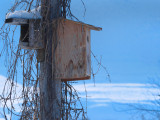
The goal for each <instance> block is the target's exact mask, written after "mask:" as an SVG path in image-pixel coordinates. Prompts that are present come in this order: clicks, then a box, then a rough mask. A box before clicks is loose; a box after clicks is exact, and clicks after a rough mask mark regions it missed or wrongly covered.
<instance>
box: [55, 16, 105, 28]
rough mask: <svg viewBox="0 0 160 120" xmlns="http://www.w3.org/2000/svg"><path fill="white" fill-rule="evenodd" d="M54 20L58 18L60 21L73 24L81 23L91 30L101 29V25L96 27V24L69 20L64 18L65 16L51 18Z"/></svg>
mask: <svg viewBox="0 0 160 120" xmlns="http://www.w3.org/2000/svg"><path fill="white" fill-rule="evenodd" d="M56 20H58V21H61V20H62V21H66V22H70V23H73V24H79V25H82V26H86V27H88V28H89V29H91V30H96V31H101V30H102V28H101V27H96V26H93V25H89V24H86V23H83V22H80V21H78V22H77V21H73V20H69V19H65V18H58V19H55V20H53V22H55V21H56Z"/></svg>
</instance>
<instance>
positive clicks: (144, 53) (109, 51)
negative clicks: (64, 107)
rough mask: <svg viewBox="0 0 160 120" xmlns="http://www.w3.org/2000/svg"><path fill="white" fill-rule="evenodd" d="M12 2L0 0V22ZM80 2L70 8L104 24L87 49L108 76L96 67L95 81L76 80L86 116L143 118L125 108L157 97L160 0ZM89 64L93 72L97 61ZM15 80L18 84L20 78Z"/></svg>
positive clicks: (1, 73) (1, 75) (94, 119)
mask: <svg viewBox="0 0 160 120" xmlns="http://www.w3.org/2000/svg"><path fill="white" fill-rule="evenodd" d="M13 3H14V2H13V0H5V1H4V0H3V1H0V5H1V11H0V14H1V16H0V25H2V23H3V22H4V19H5V14H6V12H7V10H8V9H9V7H11V5H12V4H13ZM84 3H85V8H86V12H85V9H84V6H83V4H82V3H81V0H76V1H72V7H71V8H72V12H73V14H74V15H76V16H77V17H78V18H79V20H80V21H83V22H85V23H87V24H92V25H95V26H99V27H102V29H103V30H102V31H98V32H97V31H91V50H92V52H93V53H94V55H96V57H97V58H98V59H99V60H101V63H102V65H103V66H105V67H106V68H107V71H108V72H109V75H110V80H111V82H110V81H109V79H108V77H107V74H106V72H105V70H103V68H100V71H99V72H98V73H97V74H96V76H95V80H94V79H93V78H92V79H91V80H87V81H80V82H79V83H77V84H76V85H75V88H76V89H77V90H78V91H79V93H80V96H81V98H82V101H84V102H83V103H84V104H86V102H85V100H86V99H85V97H86V93H85V88H84V83H85V86H86V89H87V96H88V97H87V112H88V117H89V119H90V120H132V119H133V120H134V119H135V120H141V118H142V117H144V118H147V117H148V115H146V114H145V115H144V116H140V115H139V114H135V113H134V112H131V111H128V109H130V105H137V104H139V105H144V106H151V104H152V103H151V102H150V101H152V100H154V99H157V98H156V97H155V96H154V95H157V94H158V93H159V90H158V89H157V88H154V87H152V83H153V80H158V79H159V73H160V52H159V51H160V47H159V45H160V40H159V39H160V29H159V28H160V12H159V11H160V1H159V0H84ZM84 13H85V16H84ZM17 35H18V34H17ZM0 47H2V44H0ZM0 61H1V63H0V65H1V67H0V81H1V82H0V84H1V85H0V86H3V84H4V82H3V81H4V80H5V79H6V70H7V69H6V68H5V67H4V62H3V58H1V60H0ZM92 67H93V71H94V72H96V71H97V69H98V65H97V63H96V60H95V59H94V58H93V56H92ZM18 82H19V86H21V83H22V81H21V79H19V80H18ZM0 88H1V89H0V90H2V87H0ZM0 106H1V105H0ZM1 119H2V120H3V118H2V117H1V116H0V120H1Z"/></svg>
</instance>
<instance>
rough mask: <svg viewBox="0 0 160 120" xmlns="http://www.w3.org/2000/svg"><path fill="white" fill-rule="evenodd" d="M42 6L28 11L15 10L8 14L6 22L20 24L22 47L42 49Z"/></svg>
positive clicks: (20, 44)
mask: <svg viewBox="0 0 160 120" xmlns="http://www.w3.org/2000/svg"><path fill="white" fill-rule="evenodd" d="M40 10H41V7H38V8H36V9H33V10H31V11H30V12H28V11H15V12H12V13H8V14H7V15H6V20H5V23H8V24H12V25H20V41H19V46H20V47H21V48H22V49H42V48H43V42H42V39H41V38H39V37H40V36H41V35H40V32H39V31H40V19H41V15H40Z"/></svg>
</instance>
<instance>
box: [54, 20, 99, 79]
mask: <svg viewBox="0 0 160 120" xmlns="http://www.w3.org/2000/svg"><path fill="white" fill-rule="evenodd" d="M53 24H55V21H53ZM91 28H92V29H94V30H95V29H96V30H99V29H100V28H97V27H94V28H93V27H90V26H89V25H87V24H84V23H80V22H75V21H71V20H67V19H58V31H57V39H58V44H57V48H56V52H55V54H56V57H55V65H56V66H55V69H56V74H55V75H56V78H58V79H61V80H63V81H71V80H85V79H90V76H91V47H90V41H91V39H90V30H91Z"/></svg>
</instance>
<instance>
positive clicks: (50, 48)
mask: <svg viewBox="0 0 160 120" xmlns="http://www.w3.org/2000/svg"><path fill="white" fill-rule="evenodd" d="M41 4H42V5H41V6H42V10H41V14H42V29H41V30H42V31H41V34H42V39H43V40H44V42H45V47H44V53H45V60H44V61H43V62H41V63H40V67H41V68H40V74H41V75H40V76H41V77H40V78H41V79H40V120H60V119H61V80H59V79H56V78H55V67H54V66H55V62H54V60H55V54H54V49H55V46H54V43H56V41H57V39H56V37H54V36H55V34H53V31H54V32H56V31H57V29H56V28H55V29H54V30H53V29H52V24H50V23H51V21H52V19H53V18H57V17H58V16H59V13H58V11H60V8H58V5H59V4H58V0H41ZM52 68H54V69H52Z"/></svg>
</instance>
